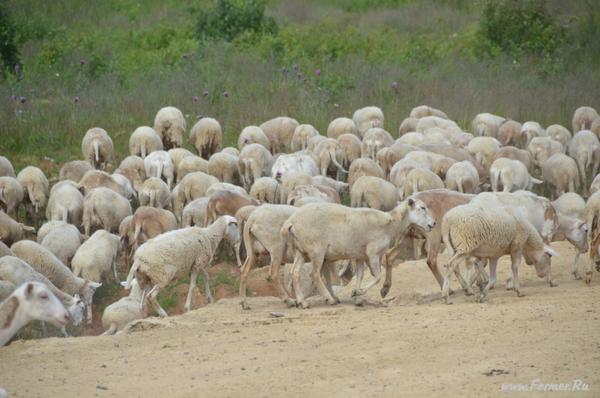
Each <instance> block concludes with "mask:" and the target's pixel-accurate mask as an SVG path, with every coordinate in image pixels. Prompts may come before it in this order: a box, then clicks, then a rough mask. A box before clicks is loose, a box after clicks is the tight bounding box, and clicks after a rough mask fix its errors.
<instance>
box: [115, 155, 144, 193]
mask: <svg viewBox="0 0 600 398" xmlns="http://www.w3.org/2000/svg"><path fill="white" fill-rule="evenodd" d="M119 170H121V171H122V174H123V175H125V176H127V177H128V178H129V179H130V180H131V177H130V175H129V173H124V171H125V170H131V171H132V172H133V174H134V175H136V178H135V180H136V181H137V180H139V182H140V184H141V183H142V182H143V181H144V180H145V179H146V178H147V176H146V166H145V165H144V159H142V158H141V157H139V156H127V157H126V158H125V159H123V160H122V161H121V163H120V164H119V168H118V169H117V171H116V172H119ZM134 186H135V181H134Z"/></svg>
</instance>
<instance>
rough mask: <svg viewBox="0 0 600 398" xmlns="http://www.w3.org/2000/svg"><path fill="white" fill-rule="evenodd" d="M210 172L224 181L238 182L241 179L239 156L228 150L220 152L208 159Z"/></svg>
mask: <svg viewBox="0 0 600 398" xmlns="http://www.w3.org/2000/svg"><path fill="white" fill-rule="evenodd" d="M208 174H210V175H212V176H215V177H217V178H218V179H219V181H222V182H228V183H230V184H236V183H238V182H239V181H240V166H239V157H238V156H235V155H232V154H230V153H226V152H218V153H215V154H214V155H212V156H211V157H210V159H209V160H208Z"/></svg>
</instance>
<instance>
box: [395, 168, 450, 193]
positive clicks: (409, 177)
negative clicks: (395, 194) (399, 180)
mask: <svg viewBox="0 0 600 398" xmlns="http://www.w3.org/2000/svg"><path fill="white" fill-rule="evenodd" d="M439 188H444V181H442V179H441V178H440V177H439V176H438V175H437V174H435V173H434V172H433V171H430V170H427V169H422V168H416V169H413V170H411V171H409V172H408V174H406V180H405V181H404V187H403V189H402V190H401V191H400V192H401V195H400V198H401V199H403V198H407V197H409V196H410V195H412V194H413V193H416V192H423V191H429V190H431V189H439Z"/></svg>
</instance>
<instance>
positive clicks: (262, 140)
mask: <svg viewBox="0 0 600 398" xmlns="http://www.w3.org/2000/svg"><path fill="white" fill-rule="evenodd" d="M251 144H258V145H262V146H263V147H264V148H265V149H266V150H267V151H269V152H271V141H269V138H268V137H267V135H266V134H265V132H264V131H262V129H261V128H260V127H257V126H247V127H244V128H243V129H242V132H241V133H240V136H239V137H238V142H237V145H238V149H239V150H240V155H241V151H242V150H243V149H244V147H245V146H247V145H251Z"/></svg>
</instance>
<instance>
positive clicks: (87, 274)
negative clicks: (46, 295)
mask: <svg viewBox="0 0 600 398" xmlns="http://www.w3.org/2000/svg"><path fill="white" fill-rule="evenodd" d="M120 240H121V239H120V237H119V235H115V234H111V233H110V232H107V231H105V230H103V229H100V230H98V231H96V232H94V234H93V235H92V236H90V238H89V239H88V240H86V241H85V242H84V243H83V244H82V245H81V246H80V247H79V249H77V252H76V253H75V255H74V256H73V260H72V261H71V268H72V269H73V274H74V275H75V276H77V277H81V278H84V279H86V280H88V281H92V282H101V281H102V279H103V277H105V276H106V275H107V274H109V273H110V271H111V269H112V271H113V274H114V276H115V282H119V277H118V275H117V257H118V255H119V243H120Z"/></svg>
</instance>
